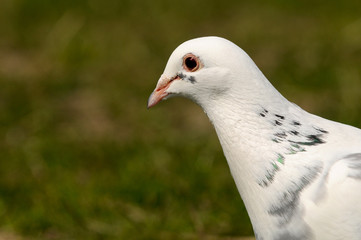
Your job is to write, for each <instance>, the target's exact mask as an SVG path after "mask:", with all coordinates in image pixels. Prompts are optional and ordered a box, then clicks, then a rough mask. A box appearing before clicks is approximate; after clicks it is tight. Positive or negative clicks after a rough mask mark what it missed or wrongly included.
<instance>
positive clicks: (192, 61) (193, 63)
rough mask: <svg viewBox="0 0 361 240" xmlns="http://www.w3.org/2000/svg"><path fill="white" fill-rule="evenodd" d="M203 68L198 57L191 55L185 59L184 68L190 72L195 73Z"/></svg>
mask: <svg viewBox="0 0 361 240" xmlns="http://www.w3.org/2000/svg"><path fill="white" fill-rule="evenodd" d="M200 67H201V63H200V60H199V58H198V57H196V56H194V55H193V54H191V53H189V54H187V55H185V56H184V58H183V68H184V69H185V70H186V71H188V72H195V71H197V70H198V69H199V68H200Z"/></svg>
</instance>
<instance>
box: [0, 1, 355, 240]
mask: <svg viewBox="0 0 361 240" xmlns="http://www.w3.org/2000/svg"><path fill="white" fill-rule="evenodd" d="M360 9H361V1H358V0H354V1H352V0H345V1H286V0H277V1H236V0H223V1H206V0H200V1H194V0H193V1H191V0H184V1H157V0H154V1H137V0H132V1H131V0H88V1H86V0H77V1H72V0H62V1H59V0H58V1H45V0H1V4H0V233H3V234H5V236H7V237H3V238H4V239H228V238H229V237H239V236H243V235H252V227H251V225H250V222H249V219H248V217H247V213H246V210H245V208H244V207H243V203H242V200H241V198H240V197H239V195H238V192H237V190H236V187H235V185H234V183H233V180H232V178H231V175H230V173H229V170H228V166H227V164H226V161H225V159H224V157H223V154H222V150H221V147H220V145H219V143H218V140H217V137H216V135H215V133H214V130H213V129H212V126H211V125H210V123H209V122H208V120H207V118H206V116H205V115H204V114H203V112H202V110H201V109H200V108H199V107H197V106H196V105H195V104H193V103H191V102H190V101H188V100H184V99H171V100H168V101H167V102H162V103H161V104H160V105H159V106H156V107H155V108H153V109H152V110H147V109H146V102H147V98H148V96H149V94H150V93H151V91H152V90H153V88H154V87H155V84H156V81H157V80H158V78H159V76H160V74H161V73H162V71H163V69H164V66H165V64H166V61H167V59H168V57H169V55H170V53H171V52H172V51H173V49H174V48H175V47H176V46H178V45H179V44H180V43H181V42H183V41H185V40H188V39H190V38H194V37H199V36H206V35H218V36H222V37H225V38H228V39H230V40H231V41H233V42H235V43H236V44H238V45H239V46H241V47H242V48H243V49H244V50H245V51H246V52H248V53H249V55H250V56H251V57H252V58H253V59H254V61H255V62H256V63H257V64H258V66H259V67H260V69H261V70H262V71H263V72H264V74H265V75H266V76H267V77H268V78H269V79H270V81H271V82H272V83H273V84H274V85H275V86H276V88H277V89H279V91H280V92H281V93H282V94H284V96H286V97H287V98H288V99H290V100H291V101H293V102H296V103H297V104H298V105H300V106H301V107H303V108H305V109H306V110H308V111H310V112H312V113H315V114H318V115H321V116H323V117H326V118H330V119H333V120H337V121H341V122H344V123H348V124H352V125H355V126H358V127H361V120H360V119H361V118H360V117H361V103H360V102H361V14H360ZM1 236H2V235H1V234H0V238H1Z"/></svg>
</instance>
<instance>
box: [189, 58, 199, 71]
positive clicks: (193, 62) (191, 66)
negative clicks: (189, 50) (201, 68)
mask: <svg viewBox="0 0 361 240" xmlns="http://www.w3.org/2000/svg"><path fill="white" fill-rule="evenodd" d="M186 66H187V67H188V68H189V69H193V68H195V67H196V66H197V62H196V61H195V60H194V59H193V58H190V57H189V58H187V59H186Z"/></svg>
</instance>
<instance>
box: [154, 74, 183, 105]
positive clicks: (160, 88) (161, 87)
mask: <svg viewBox="0 0 361 240" xmlns="http://www.w3.org/2000/svg"><path fill="white" fill-rule="evenodd" d="M175 79H177V78H171V79H169V78H161V80H160V81H159V82H158V84H157V87H156V88H155V90H154V91H153V92H152V94H151V95H150V96H149V99H148V109H149V108H151V107H153V106H155V105H156V104H157V103H159V102H160V101H161V100H162V99H163V98H165V97H166V96H168V95H169V93H167V92H166V90H167V89H168V88H169V86H170V84H171V82H173V81H174V80H175Z"/></svg>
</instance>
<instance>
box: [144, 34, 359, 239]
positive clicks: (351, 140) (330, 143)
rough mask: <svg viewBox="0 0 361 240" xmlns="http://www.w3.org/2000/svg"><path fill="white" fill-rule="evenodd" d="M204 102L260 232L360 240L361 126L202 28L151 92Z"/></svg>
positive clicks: (160, 96) (263, 235)
mask: <svg viewBox="0 0 361 240" xmlns="http://www.w3.org/2000/svg"><path fill="white" fill-rule="evenodd" d="M171 96H184V97H187V98H189V99H191V100H193V101H194V102H196V103H197V104H198V105H200V106H201V107H202V108H203V110H204V111H205V113H206V114H207V115H208V117H209V119H210V121H211V122H212V124H213V126H214V128H215V130H216V132H217V135H218V138H219V140H220V143H221V145H222V148H223V152H224V154H225V157H226V159H227V162H228V165H229V167H230V171H231V174H232V176H233V178H234V180H235V183H236V185H237V188H238V191H239V193H240V195H241V197H242V199H243V201H244V203H245V206H246V208H247V211H248V214H249V216H250V219H251V222H252V225H253V228H254V232H255V235H256V238H257V239H361V130H360V129H357V128H355V127H352V126H348V125H344V124H341V123H337V122H333V121H330V120H326V119H323V118H321V117H318V116H315V115H312V114H310V113H308V112H306V111H304V110H303V109H301V108H300V107H298V106H297V105H295V104H293V103H291V102H289V101H288V100H287V99H285V98H284V97H283V96H282V95H281V94H280V93H279V92H278V91H277V90H276V89H275V88H274V87H273V86H272V84H271V83H270V82H269V81H268V80H267V78H266V77H265V76H264V75H263V74H262V72H261V71H260V70H259V69H258V67H257V66H256V64H255V63H254V62H253V61H252V60H251V58H250V57H249V56H248V55H247V54H246V53H245V52H244V51H243V50H242V49H240V48H239V47H238V46H236V45H235V44H233V43H232V42H230V41H228V40H226V39H223V38H219V37H204V38H197V39H193V40H189V41H187V42H185V43H183V44H181V45H180V46H179V47H178V48H176V49H175V50H174V52H173V53H172V55H171V56H170V58H169V60H168V63H167V65H166V68H165V70H164V73H163V74H162V76H161V78H160V79H159V81H158V84H157V87H156V89H155V90H154V92H153V93H152V95H151V97H150V98H149V100H148V107H152V106H154V105H155V104H157V103H158V102H159V101H160V100H162V99H166V98H168V97H171Z"/></svg>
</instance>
